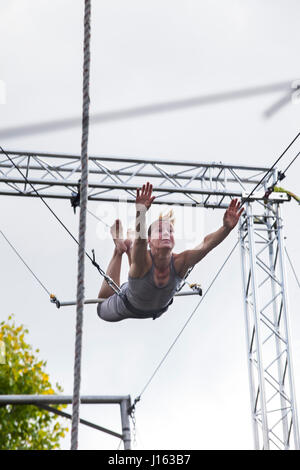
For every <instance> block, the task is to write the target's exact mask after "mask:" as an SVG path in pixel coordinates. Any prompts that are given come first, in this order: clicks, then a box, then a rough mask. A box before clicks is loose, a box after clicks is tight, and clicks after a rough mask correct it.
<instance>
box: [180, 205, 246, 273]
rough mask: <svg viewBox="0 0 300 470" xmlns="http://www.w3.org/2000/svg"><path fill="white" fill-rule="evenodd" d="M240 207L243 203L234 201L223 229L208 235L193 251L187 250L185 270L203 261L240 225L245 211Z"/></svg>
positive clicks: (226, 214)
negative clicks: (240, 219) (239, 222)
mask: <svg viewBox="0 0 300 470" xmlns="http://www.w3.org/2000/svg"><path fill="white" fill-rule="evenodd" d="M240 205H241V203H240V202H239V201H238V200H237V199H233V200H232V201H231V203H230V204H229V206H228V208H227V210H226V212H225V214H224V217H223V225H222V227H221V228H219V229H218V230H217V231H216V232H213V233H210V234H209V235H207V236H206V237H205V238H204V240H203V242H202V243H201V244H200V245H198V246H196V247H195V248H194V249H193V250H186V251H184V252H183V253H182V255H183V262H184V269H186V270H187V269H189V268H190V267H191V266H194V265H195V264H197V263H198V262H199V261H201V260H202V259H203V258H204V256H206V255H207V253H209V252H210V251H211V250H212V249H213V248H215V247H216V246H218V245H219V244H220V243H221V242H222V241H223V240H224V239H225V238H226V237H227V236H228V235H229V233H230V232H231V230H232V229H233V228H234V227H235V226H236V224H237V223H238V220H239V218H240V216H241V214H242V212H243V210H244V209H243V208H241V209H240Z"/></svg>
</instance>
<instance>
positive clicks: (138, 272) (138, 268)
mask: <svg viewBox="0 0 300 470" xmlns="http://www.w3.org/2000/svg"><path fill="white" fill-rule="evenodd" d="M151 266H152V259H151V256H150V253H149V251H147V255H146V262H143V263H139V264H138V263H134V262H132V263H131V266H130V268H129V272H128V274H129V276H130V277H133V278H138V279H139V278H142V277H144V276H145V274H147V272H148V271H150V269H151Z"/></svg>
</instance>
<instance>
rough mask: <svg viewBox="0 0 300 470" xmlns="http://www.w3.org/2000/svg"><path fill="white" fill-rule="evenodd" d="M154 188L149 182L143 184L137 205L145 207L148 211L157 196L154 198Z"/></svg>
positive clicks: (137, 193)
mask: <svg viewBox="0 0 300 470" xmlns="http://www.w3.org/2000/svg"><path fill="white" fill-rule="evenodd" d="M152 188H153V186H152V184H150V183H149V182H147V184H143V187H142V188H138V189H137V191H136V200H135V203H136V204H142V205H144V206H145V207H146V208H147V210H148V209H149V207H150V206H151V204H152V202H153V201H154V199H155V196H152Z"/></svg>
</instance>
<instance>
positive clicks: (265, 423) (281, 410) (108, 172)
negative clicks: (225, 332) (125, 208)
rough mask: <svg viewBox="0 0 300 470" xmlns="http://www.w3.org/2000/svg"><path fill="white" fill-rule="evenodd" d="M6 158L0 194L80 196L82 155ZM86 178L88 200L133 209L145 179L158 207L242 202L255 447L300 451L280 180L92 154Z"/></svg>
mask: <svg viewBox="0 0 300 470" xmlns="http://www.w3.org/2000/svg"><path fill="white" fill-rule="evenodd" d="M7 153H8V154H9V155H10V157H11V158H12V159H13V162H14V164H12V163H11V162H10V161H9V160H8V159H7V157H6V156H5V155H4V154H2V156H1V153H0V194H3V195H13V196H23V197H37V195H36V194H35V193H34V191H33V190H32V187H31V186H30V184H32V185H34V187H35V188H36V190H37V191H38V192H39V194H40V195H41V196H43V197H44V198H59V199H70V197H71V195H72V193H73V194H74V193H76V191H78V175H79V173H80V157H79V156H74V155H57V154H55V155H54V154H42V153H29V152H11V151H8V152H7ZM19 170H21V171H22V173H23V175H25V176H26V178H27V182H24V178H23V176H22V175H21V174H20V172H19ZM267 172H269V173H268V175H267V176H266V178H264V181H263V183H262V184H260V185H258V183H259V182H260V181H261V179H262V177H263V176H264V175H266V173H267ZM89 173H90V177H89V200H90V201H118V202H119V201H121V200H122V201H124V200H126V201H127V202H131V203H133V202H134V201H135V189H136V187H138V186H140V185H141V184H143V183H144V182H145V180H146V179H151V182H152V183H153V189H154V191H155V195H156V199H155V201H154V203H156V204H176V205H192V206H196V207H205V208H213V209H218V208H222V209H224V208H226V207H227V206H228V204H229V202H230V200H231V198H233V197H238V198H241V199H243V200H244V201H245V207H246V211H245V213H244V215H243V217H242V218H241V219H240V230H239V234H240V247H241V261H242V263H241V265H242V280H243V299H244V312H245V327H246V345H247V360H248V368H249V384H250V398H251V416H252V424H253V433H254V442H255V448H256V449H266V450H267V449H299V448H300V444H299V429H298V417H297V406H296V398H295V387H294V379H293V365H292V357H291V343H290V334H289V306H288V295H287V280H286V273H285V250H284V237H283V232H282V230H283V227H282V226H283V222H282V217H281V212H280V206H281V204H282V203H283V202H285V201H288V200H289V196H287V195H286V194H284V193H277V192H276V193H272V194H271V195H269V197H268V199H266V198H265V193H266V190H267V189H268V187H269V186H271V185H272V184H273V183H274V182H275V181H277V174H278V172H277V170H276V169H272V171H269V168H267V167H254V166H253V167H251V166H242V165H228V164H227V165H226V164H223V163H221V162H213V163H199V162H191V161H170V160H168V161H167V160H158V159H139V158H127V157H107V156H101V157H93V156H91V157H90V169H89ZM257 185H258V186H257ZM256 186H257V188H256ZM254 188H256V189H255V193H253V194H251V192H252V190H253V189H254ZM250 194H251V196H250Z"/></svg>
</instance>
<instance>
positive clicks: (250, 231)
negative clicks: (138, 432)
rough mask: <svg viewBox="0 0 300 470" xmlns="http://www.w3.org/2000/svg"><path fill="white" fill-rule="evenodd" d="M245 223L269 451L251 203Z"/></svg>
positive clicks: (261, 397)
mask: <svg viewBox="0 0 300 470" xmlns="http://www.w3.org/2000/svg"><path fill="white" fill-rule="evenodd" d="M246 213H247V223H248V237H249V256H250V270H251V271H250V272H251V285H252V297H253V313H254V322H255V336H256V350H257V368H258V378H259V395H260V406H261V420H262V434H263V449H264V450H269V448H270V447H269V432H268V418H267V407H266V394H265V382H264V369H263V362H262V361H263V358H262V344H261V333H260V309H259V298H258V287H257V280H256V256H255V241H254V227H253V216H252V206H251V203H247V204H246Z"/></svg>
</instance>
